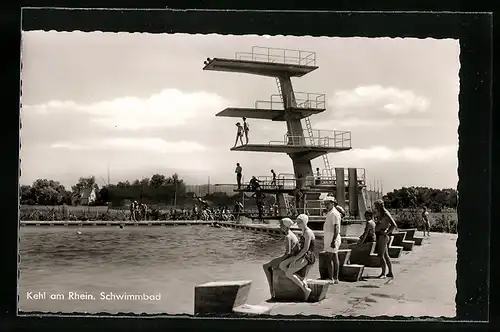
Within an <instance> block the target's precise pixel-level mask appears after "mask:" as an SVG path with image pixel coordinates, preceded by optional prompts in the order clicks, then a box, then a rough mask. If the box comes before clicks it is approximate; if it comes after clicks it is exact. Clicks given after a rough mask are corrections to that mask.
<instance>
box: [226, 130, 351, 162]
mask: <svg viewBox="0 0 500 332" xmlns="http://www.w3.org/2000/svg"><path fill="white" fill-rule="evenodd" d="M316 132H317V135H315V133H314V132H313V133H312V135H311V134H309V133H308V134H304V135H290V134H285V135H284V138H283V140H281V141H270V142H269V143H267V144H266V143H263V144H244V145H240V146H236V147H233V148H231V151H252V152H276V153H287V154H301V155H302V156H301V157H302V158H304V159H307V160H312V159H314V158H317V157H320V156H322V155H324V154H327V153H331V152H342V151H348V150H351V148H352V147H351V132H350V131H338V130H332V131H327V130H324V131H323V130H316ZM324 132H328V134H325V133H324Z"/></svg>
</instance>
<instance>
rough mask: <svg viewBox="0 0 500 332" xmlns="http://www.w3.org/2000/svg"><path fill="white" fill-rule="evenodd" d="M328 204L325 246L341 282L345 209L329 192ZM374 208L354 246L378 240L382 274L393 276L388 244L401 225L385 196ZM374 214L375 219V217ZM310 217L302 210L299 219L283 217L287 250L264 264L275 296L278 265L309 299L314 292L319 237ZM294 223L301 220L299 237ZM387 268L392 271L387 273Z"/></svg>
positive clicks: (380, 276) (369, 212) (332, 269)
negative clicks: (313, 272)
mask: <svg viewBox="0 0 500 332" xmlns="http://www.w3.org/2000/svg"><path fill="white" fill-rule="evenodd" d="M324 204H325V208H326V211H327V214H326V219H325V223H324V225H323V246H324V251H325V252H326V253H328V255H329V256H330V258H331V259H329V260H328V262H330V263H331V264H332V266H331V269H330V270H331V271H332V272H333V273H332V274H333V280H332V282H333V283H334V284H338V283H339V271H340V264H339V258H338V251H339V249H340V245H341V243H342V239H341V236H340V223H341V219H342V213H343V209H341V208H340V207H339V206H338V204H337V201H336V199H335V197H332V196H327V197H326V198H325V199H324ZM374 208H375V211H374V213H373V212H371V211H366V213H365V219H366V226H365V231H364V232H363V234H362V235H361V237H360V238H359V241H358V242H357V243H356V244H355V245H354V246H359V245H362V244H364V243H366V242H376V243H377V244H376V248H377V254H378V256H379V259H380V263H381V264H380V265H381V267H382V272H381V274H380V275H379V276H378V278H386V277H388V278H393V277H394V273H393V270H392V263H391V261H390V258H389V247H388V245H389V239H390V235H391V233H392V232H393V231H394V230H395V229H396V227H397V225H396V222H395V221H394V219H393V218H392V216H391V214H390V213H389V211H387V209H386V208H385V206H384V202H383V201H382V200H377V201H376V202H375V203H374ZM374 217H375V221H374V220H373V219H374ZM308 221H309V217H308V216H307V215H306V214H300V215H299V216H298V217H297V219H296V220H295V222H294V221H292V220H291V219H290V218H283V219H281V220H280V223H279V225H280V229H281V230H282V232H283V233H284V234H285V252H284V254H283V255H282V256H281V257H278V258H275V259H273V260H271V261H270V262H268V263H266V264H264V265H263V268H264V272H265V274H266V277H267V281H268V283H269V290H270V292H271V296H272V297H274V288H273V270H275V269H281V270H282V271H283V272H284V273H285V275H286V276H287V277H288V278H289V279H290V280H291V281H292V282H294V283H295V284H296V285H297V286H299V287H300V288H301V289H302V291H303V292H304V298H305V300H307V298H308V297H309V295H310V294H311V289H310V288H309V287H308V285H307V282H306V281H305V279H306V276H307V274H308V272H309V269H310V268H311V267H312V265H313V264H314V263H315V261H316V256H315V243H316V237H315V235H314V232H313V231H312V230H311V229H310V228H309V227H308V226H307V223H308ZM294 224H297V227H298V228H299V229H300V231H301V232H300V235H299V236H298V237H297V236H296V235H295V233H294V232H293V231H292V230H291V227H292V225H294ZM302 269H306V270H305V273H301V275H302V276H300V275H299V274H298V273H297V272H299V271H301V270H302ZM387 270H388V273H387V274H386V271H387Z"/></svg>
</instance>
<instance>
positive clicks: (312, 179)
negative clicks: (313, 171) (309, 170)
mask: <svg viewBox="0 0 500 332" xmlns="http://www.w3.org/2000/svg"><path fill="white" fill-rule="evenodd" d="M336 184H337V180H336V178H335V176H317V175H308V176H306V186H335V185H336Z"/></svg>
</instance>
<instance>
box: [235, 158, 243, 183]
mask: <svg viewBox="0 0 500 332" xmlns="http://www.w3.org/2000/svg"><path fill="white" fill-rule="evenodd" d="M234 172H235V173H236V182H237V183H238V189H241V177H242V174H241V172H243V169H242V168H241V166H240V163H236V169H235V170H234Z"/></svg>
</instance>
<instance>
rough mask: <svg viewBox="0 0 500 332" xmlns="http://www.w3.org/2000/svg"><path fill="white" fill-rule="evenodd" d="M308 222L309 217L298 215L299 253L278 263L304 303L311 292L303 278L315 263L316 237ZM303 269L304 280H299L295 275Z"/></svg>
mask: <svg viewBox="0 0 500 332" xmlns="http://www.w3.org/2000/svg"><path fill="white" fill-rule="evenodd" d="M308 221H309V217H308V216H307V215H306V214H299V216H298V217H297V219H296V221H295V222H296V223H297V226H299V228H300V230H301V231H302V234H301V235H300V239H299V244H300V251H299V252H298V253H297V254H296V255H295V256H293V257H290V258H287V259H286V260H284V261H282V262H281V263H280V269H282V270H283V271H285V275H286V276H287V277H288V278H289V279H290V280H291V281H292V282H293V283H295V284H296V285H297V286H299V287H300V288H301V289H302V291H303V292H304V301H307V299H308V298H309V295H310V294H311V291H312V290H311V288H310V287H309V286H308V285H307V282H306V281H305V277H306V276H307V274H308V272H309V269H310V268H311V267H312V265H313V264H314V263H315V262H316V256H315V254H314V247H315V241H316V237H315V236H314V232H313V231H312V230H311V229H310V228H309V227H307V223H308ZM303 268H306V273H305V276H304V279H301V278H300V277H299V276H298V275H297V274H296V273H297V272H299V271H300V270H302V269H303Z"/></svg>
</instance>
